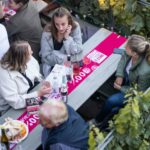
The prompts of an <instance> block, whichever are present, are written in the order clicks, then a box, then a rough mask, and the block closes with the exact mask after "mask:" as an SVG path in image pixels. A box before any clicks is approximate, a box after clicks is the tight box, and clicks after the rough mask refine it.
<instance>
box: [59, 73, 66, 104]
mask: <svg viewBox="0 0 150 150" xmlns="http://www.w3.org/2000/svg"><path fill="white" fill-rule="evenodd" d="M60 93H61V96H62V101H63V102H64V103H67V101H68V86H67V82H66V76H65V75H63V76H62V85H61V88H60Z"/></svg>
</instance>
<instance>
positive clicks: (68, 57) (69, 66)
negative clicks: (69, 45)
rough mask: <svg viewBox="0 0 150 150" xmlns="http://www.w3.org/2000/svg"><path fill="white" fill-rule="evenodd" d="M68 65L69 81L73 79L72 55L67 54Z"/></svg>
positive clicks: (66, 64)
mask: <svg viewBox="0 0 150 150" xmlns="http://www.w3.org/2000/svg"><path fill="white" fill-rule="evenodd" d="M65 66H66V77H67V80H68V81H71V80H72V64H71V56H70V55H67V62H66V63H65Z"/></svg>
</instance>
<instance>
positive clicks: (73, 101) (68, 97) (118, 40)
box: [0, 28, 126, 150]
mask: <svg viewBox="0 0 150 150" xmlns="http://www.w3.org/2000/svg"><path fill="white" fill-rule="evenodd" d="M125 42H126V38H124V37H122V36H120V35H117V34H116V33H114V32H111V31H108V30H106V29H104V28H102V29H100V30H99V31H97V32H96V33H95V34H94V35H93V36H92V37H91V38H90V39H89V40H88V41H87V42H86V43H85V44H84V45H83V54H82V55H83V58H82V61H81V60H80V61H79V62H75V63H73V64H72V63H71V65H68V64H67V65H56V66H55V67H54V68H53V70H52V71H51V73H50V74H49V76H48V77H47V78H46V79H45V82H49V83H50V85H51V87H52V90H51V93H50V94H49V95H45V96H44V97H42V98H41V99H39V98H33V101H35V100H36V101H39V102H41V101H42V102H43V101H44V100H46V99H47V98H53V99H56V100H61V99H63V101H64V102H65V103H67V104H68V105H70V106H72V107H73V108H74V109H75V110H77V109H78V108H79V107H80V106H81V105H82V104H83V103H84V102H85V101H86V100H87V99H88V98H89V97H90V96H91V95H92V94H93V93H94V92H95V91H96V90H97V89H98V88H99V87H100V86H101V85H102V84H103V83H104V82H105V81H106V80H107V79H108V78H109V77H110V76H111V75H112V74H113V73H114V72H115V70H116V68H117V64H118V62H119V60H120V57H121V55H118V54H113V50H114V48H122V47H124V45H125ZM66 70H67V71H66ZM69 74H70V77H69V78H68V77H67V75H69ZM56 80H57V81H56ZM37 88H38V87H35V89H33V91H34V90H36V89H37ZM31 103H32V102H31V100H29V101H28V103H27V108H26V109H20V110H14V109H12V108H11V109H9V110H8V111H7V112H6V113H5V114H4V115H3V116H2V117H1V118H0V124H1V125H2V124H4V119H6V118H8V117H10V118H12V119H15V120H19V122H23V125H24V124H25V125H24V127H25V129H26V136H25V135H24V136H25V138H23V140H21V141H19V144H18V145H16V143H11V144H10V149H11V150H12V149H14V150H15V149H17V147H18V146H19V148H20V149H23V150H28V149H36V148H37V147H38V146H39V145H40V144H41V132H42V127H41V126H40V125H39V117H38V108H39V105H40V103H38V104H37V103H34V102H33V103H32V105H31Z"/></svg>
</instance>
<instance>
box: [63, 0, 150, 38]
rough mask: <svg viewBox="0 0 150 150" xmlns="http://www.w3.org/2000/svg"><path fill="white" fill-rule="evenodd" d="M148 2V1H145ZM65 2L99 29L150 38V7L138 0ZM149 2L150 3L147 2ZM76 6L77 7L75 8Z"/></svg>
mask: <svg viewBox="0 0 150 150" xmlns="http://www.w3.org/2000/svg"><path fill="white" fill-rule="evenodd" d="M144 1H146V0H144ZM78 2H80V3H79V5H76V3H77V2H76V0H65V1H64V2H62V3H64V4H65V5H66V6H67V5H68V6H69V7H70V8H71V9H73V10H75V12H77V13H78V14H79V16H80V17H81V19H85V21H88V22H90V23H92V24H95V25H97V26H99V27H105V28H108V29H111V27H113V29H114V30H115V32H118V33H119V34H122V35H124V36H125V35H126V36H127V35H131V34H133V33H136V34H140V35H144V36H146V37H148V38H149V37H150V6H144V5H142V4H139V3H138V0H78ZM147 2H149V1H148V0H147ZM74 6H76V7H74Z"/></svg>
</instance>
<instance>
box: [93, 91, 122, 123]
mask: <svg viewBox="0 0 150 150" xmlns="http://www.w3.org/2000/svg"><path fill="white" fill-rule="evenodd" d="M124 101H125V98H124V94H123V93H122V92H119V93H116V94H114V95H112V96H110V97H109V98H108V99H107V100H106V102H105V104H104V106H103V108H102V110H101V111H100V112H99V114H98V115H97V116H96V118H95V119H96V121H97V122H102V121H103V120H104V119H105V118H106V117H107V116H108V115H110V114H116V113H117V112H118V110H119V109H120V108H121V107H123V105H124V103H123V102H124Z"/></svg>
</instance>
